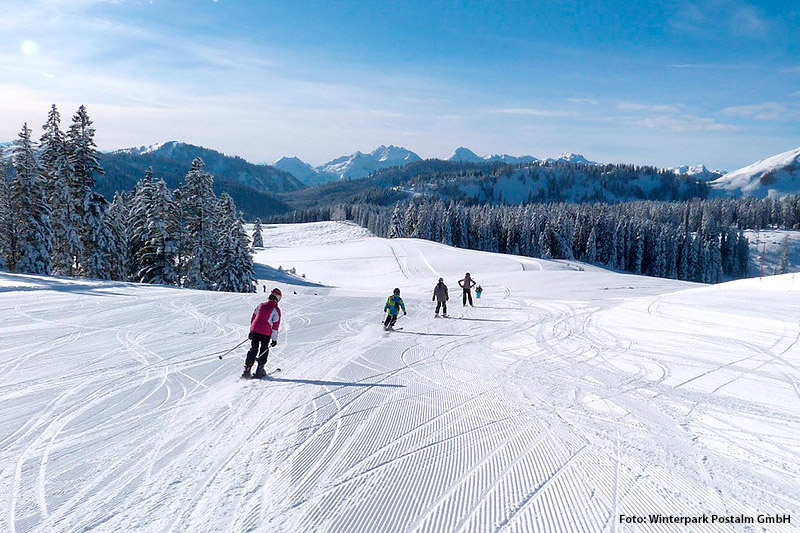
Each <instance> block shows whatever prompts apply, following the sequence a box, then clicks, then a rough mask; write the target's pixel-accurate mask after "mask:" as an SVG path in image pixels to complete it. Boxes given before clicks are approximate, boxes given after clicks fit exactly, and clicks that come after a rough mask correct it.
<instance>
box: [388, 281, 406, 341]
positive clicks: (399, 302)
mask: <svg viewBox="0 0 800 533" xmlns="http://www.w3.org/2000/svg"><path fill="white" fill-rule="evenodd" d="M400 308H402V309H403V314H404V315H407V314H408V313H407V312H406V304H405V303H404V302H403V299H402V298H400V289H395V290H394V292H393V293H392V295H391V296H389V298H388V299H387V300H386V305H384V306H383V312H384V313H386V320H384V321H383V329H385V330H386V331H389V330H390V329H392V328H394V323H395V322H397V315H399V314H400Z"/></svg>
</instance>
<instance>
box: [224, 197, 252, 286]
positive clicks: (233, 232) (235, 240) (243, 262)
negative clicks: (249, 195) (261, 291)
mask: <svg viewBox="0 0 800 533" xmlns="http://www.w3.org/2000/svg"><path fill="white" fill-rule="evenodd" d="M218 214H219V215H218V218H217V225H218V238H219V242H218V245H217V248H216V259H217V261H216V264H215V266H214V280H215V282H216V289H217V290H218V291H227V292H255V290H256V285H255V272H254V269H253V256H252V254H251V252H250V239H249V237H248V235H247V232H246V231H245V229H244V221H242V219H241V217H240V216H239V215H238V214H237V213H236V206H235V205H234V203H233V198H231V197H230V195H229V194H227V193H222V194H221V195H220V198H219V208H218Z"/></svg>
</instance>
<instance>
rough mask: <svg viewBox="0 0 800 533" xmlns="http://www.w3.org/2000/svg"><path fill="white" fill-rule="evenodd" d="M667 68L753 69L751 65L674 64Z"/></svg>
mask: <svg viewBox="0 0 800 533" xmlns="http://www.w3.org/2000/svg"><path fill="white" fill-rule="evenodd" d="M668 66H669V68H678V69H697V70H744V69H748V68H752V67H753V65H750V64H744V63H741V64H736V63H674V64H672V65H668Z"/></svg>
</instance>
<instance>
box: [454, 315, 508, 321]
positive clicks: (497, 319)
mask: <svg viewBox="0 0 800 533" xmlns="http://www.w3.org/2000/svg"><path fill="white" fill-rule="evenodd" d="M448 318H449V319H450V320H472V321H473V322H513V320H502V319H499V318H467V317H463V316H451V317H448Z"/></svg>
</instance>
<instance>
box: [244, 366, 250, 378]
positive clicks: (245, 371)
mask: <svg viewBox="0 0 800 533" xmlns="http://www.w3.org/2000/svg"><path fill="white" fill-rule="evenodd" d="M242 377H243V378H244V379H247V378H249V377H250V367H249V366H246V367H244V372H242Z"/></svg>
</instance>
